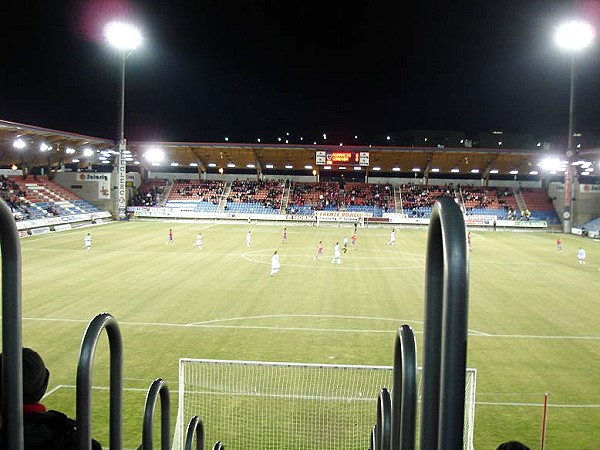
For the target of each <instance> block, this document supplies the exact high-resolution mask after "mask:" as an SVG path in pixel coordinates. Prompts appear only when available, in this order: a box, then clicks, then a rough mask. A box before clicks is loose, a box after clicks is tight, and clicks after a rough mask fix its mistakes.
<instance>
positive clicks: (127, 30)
mask: <svg viewBox="0 0 600 450" xmlns="http://www.w3.org/2000/svg"><path fill="white" fill-rule="evenodd" d="M104 36H105V37H106V39H107V41H108V43H109V44H110V45H111V46H112V47H114V48H116V49H117V50H118V52H119V59H120V62H121V64H120V89H119V122H118V131H117V145H118V156H117V158H118V161H117V164H116V169H117V170H116V173H117V195H116V205H115V211H116V216H117V218H118V219H119V220H123V219H125V217H126V211H127V188H126V182H127V179H126V178H127V162H126V161H125V155H124V152H125V149H126V141H125V61H126V60H127V58H128V57H129V55H131V54H132V53H133V51H134V50H136V49H137V48H138V47H139V45H140V44H141V42H142V36H141V34H140V32H139V30H138V29H137V28H136V27H134V26H133V25H130V24H127V23H123V22H109V23H108V24H107V25H106V26H105V27H104Z"/></svg>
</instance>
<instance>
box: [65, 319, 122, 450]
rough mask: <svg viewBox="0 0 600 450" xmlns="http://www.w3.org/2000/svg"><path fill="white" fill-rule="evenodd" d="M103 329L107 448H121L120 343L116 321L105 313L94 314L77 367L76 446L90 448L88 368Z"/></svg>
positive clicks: (90, 383)
mask: <svg viewBox="0 0 600 450" xmlns="http://www.w3.org/2000/svg"><path fill="white" fill-rule="evenodd" d="M104 329H106V333H107V335H108V342H109V348H110V419H109V421H110V438H109V441H110V448H111V449H113V450H120V449H121V448H122V428H121V427H122V423H123V420H122V413H123V407H122V403H123V343H122V339H121V331H120V329H119V324H118V323H117V321H116V319H115V318H114V317H113V316H111V315H110V314H108V313H102V314H98V315H97V316H96V317H94V318H93V319H92V321H91V322H90V324H89V325H88V327H87V329H86V331H85V334H84V336H83V340H82V342H81V351H80V353H79V363H78V365H77V419H76V420H77V446H78V448H79V449H85V448H87V449H91V445H92V433H91V430H92V413H91V398H92V364H93V362H94V351H95V349H96V344H97V343H98V339H99V337H100V333H101V332H102V330H104Z"/></svg>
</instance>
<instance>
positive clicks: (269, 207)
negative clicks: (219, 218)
mask: <svg viewBox="0 0 600 450" xmlns="http://www.w3.org/2000/svg"><path fill="white" fill-rule="evenodd" d="M285 186H286V183H285V181H283V180H261V181H256V180H234V181H233V183H231V189H230V191H229V195H228V196H227V203H226V206H225V210H226V211H227V212H232V213H249V214H279V210H280V208H281V203H282V198H283V192H284V188H285Z"/></svg>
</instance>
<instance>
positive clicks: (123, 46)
mask: <svg viewBox="0 0 600 450" xmlns="http://www.w3.org/2000/svg"><path fill="white" fill-rule="evenodd" d="M104 36H105V37H106V39H107V40H108V42H109V44H110V45H112V46H113V47H115V48H117V49H119V50H136V49H137V48H138V47H139V46H140V44H141V43H142V35H141V33H140V31H139V30H138V29H137V28H136V27H134V26H133V25H130V24H128V23H123V22H109V23H108V24H107V25H106V26H105V27H104Z"/></svg>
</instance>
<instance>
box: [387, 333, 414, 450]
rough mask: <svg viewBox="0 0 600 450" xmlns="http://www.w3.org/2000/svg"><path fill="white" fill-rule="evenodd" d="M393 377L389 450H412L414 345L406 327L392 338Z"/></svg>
mask: <svg viewBox="0 0 600 450" xmlns="http://www.w3.org/2000/svg"><path fill="white" fill-rule="evenodd" d="M393 374H394V379H393V389H392V441H391V445H390V448H391V450H400V449H402V450H413V449H414V448H415V430H416V422H417V345H416V342H415V336H414V333H413V330H412V328H411V327H410V326H408V325H402V326H401V327H400V329H399V330H398V333H397V334H396V345H395V349H394V372H393Z"/></svg>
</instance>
